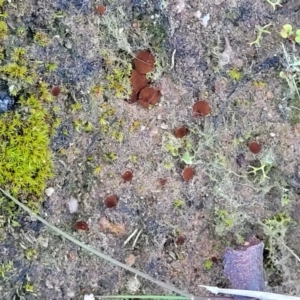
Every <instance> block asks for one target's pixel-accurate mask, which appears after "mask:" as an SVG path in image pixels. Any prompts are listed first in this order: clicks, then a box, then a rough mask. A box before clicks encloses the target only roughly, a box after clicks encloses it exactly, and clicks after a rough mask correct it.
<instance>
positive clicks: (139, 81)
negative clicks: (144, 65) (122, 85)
mask: <svg viewBox="0 0 300 300" xmlns="http://www.w3.org/2000/svg"><path fill="white" fill-rule="evenodd" d="M130 82H131V85H132V88H133V90H134V91H135V92H137V93H138V92H139V91H141V90H142V89H143V88H145V87H146V86H148V80H147V78H146V75H144V74H140V73H139V72H138V71H136V70H132V73H131V77H130Z"/></svg>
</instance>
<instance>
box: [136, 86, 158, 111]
mask: <svg viewBox="0 0 300 300" xmlns="http://www.w3.org/2000/svg"><path fill="white" fill-rule="evenodd" d="M158 99H159V92H158V91H157V90H156V89H154V88H150V87H145V88H144V89H142V90H141V92H140V94H139V100H138V102H139V104H140V105H141V106H143V107H145V108H147V107H149V105H155V104H156V103H157V102H158Z"/></svg>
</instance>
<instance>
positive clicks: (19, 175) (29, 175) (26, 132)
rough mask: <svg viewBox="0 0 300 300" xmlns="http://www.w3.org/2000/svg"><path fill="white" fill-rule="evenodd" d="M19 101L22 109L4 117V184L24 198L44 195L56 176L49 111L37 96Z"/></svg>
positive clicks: (0, 133)
mask: <svg viewBox="0 0 300 300" xmlns="http://www.w3.org/2000/svg"><path fill="white" fill-rule="evenodd" d="M19 104H20V106H21V108H22V109H21V111H20V112H7V113H5V114H3V115H1V116H0V169H1V173H0V185H1V186H2V187H4V188H5V189H8V190H10V191H11V193H12V194H14V195H16V196H19V197H20V196H21V197H22V198H24V196H25V197H26V196H28V195H31V196H33V197H40V196H41V194H42V192H43V190H44V189H45V185H46V181H47V179H49V177H51V176H52V156H51V152H50V149H49V143H50V126H49V124H48V122H47V111H46V109H45V108H44V107H43V104H42V101H41V100H40V99H39V98H37V97H36V96H35V95H29V96H22V97H20V100H19Z"/></svg>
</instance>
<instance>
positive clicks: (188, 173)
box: [182, 167, 195, 181]
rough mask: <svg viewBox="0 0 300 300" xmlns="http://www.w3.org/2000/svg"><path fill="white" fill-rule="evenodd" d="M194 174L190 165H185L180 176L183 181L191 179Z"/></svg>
mask: <svg viewBox="0 0 300 300" xmlns="http://www.w3.org/2000/svg"><path fill="white" fill-rule="evenodd" d="M194 175H195V171H194V169H193V168H191V167H185V168H184V170H183V172H182V177H183V179H184V180H185V181H189V180H191V179H192V178H193V177H194Z"/></svg>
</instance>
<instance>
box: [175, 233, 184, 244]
mask: <svg viewBox="0 0 300 300" xmlns="http://www.w3.org/2000/svg"><path fill="white" fill-rule="evenodd" d="M185 240H186V238H185V237H184V236H183V235H179V236H178V237H177V239H176V244H177V245H183V244H184V242H185Z"/></svg>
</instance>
